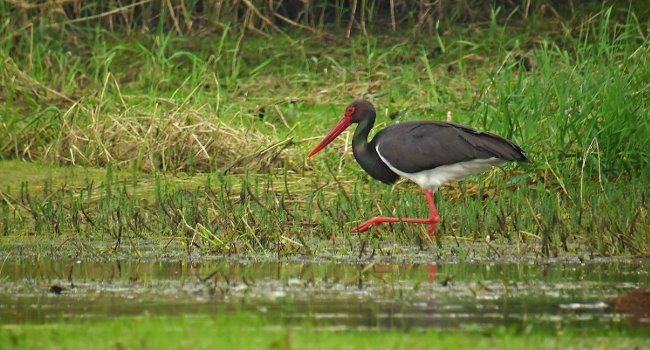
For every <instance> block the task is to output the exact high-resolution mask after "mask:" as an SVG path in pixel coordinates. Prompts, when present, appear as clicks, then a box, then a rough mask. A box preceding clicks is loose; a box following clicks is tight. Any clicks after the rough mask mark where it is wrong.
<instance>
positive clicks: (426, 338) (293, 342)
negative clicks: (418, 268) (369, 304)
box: [0, 314, 648, 349]
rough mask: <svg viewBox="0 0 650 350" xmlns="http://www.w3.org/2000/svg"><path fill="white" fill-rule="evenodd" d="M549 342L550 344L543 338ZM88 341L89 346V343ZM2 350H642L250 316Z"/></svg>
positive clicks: (618, 339) (70, 329)
mask: <svg viewBox="0 0 650 350" xmlns="http://www.w3.org/2000/svg"><path fill="white" fill-rule="evenodd" d="M549 335H553V336H549ZM91 339H92V340H91ZM0 340H2V342H3V344H5V346H7V349H33V348H39V349H55V348H56V349H59V348H65V349H85V348H87V347H88V344H89V342H91V341H92V344H93V348H96V349H109V348H110V349H114V348H127V349H147V348H156V349H177V348H193V349H197V348H198V349H203V348H206V349H207V348H215V347H219V348H225V347H233V346H236V347H237V348H238V349H260V348H269V349H377V348H390V349H430V348H431V347H432V346H433V344H435V347H436V348H437V349H456V348H459V347H460V348H472V349H495V348H498V349H522V348H526V349H595V348H607V349H629V348H634V347H639V348H643V347H644V346H648V339H647V337H644V336H643V335H642V333H641V332H640V331H638V332H635V331H633V330H631V329H627V330H624V331H618V330H609V331H600V332H599V333H598V334H583V332H580V331H579V330H565V331H563V332H557V331H552V330H543V329H537V330H536V329H528V330H526V331H516V330H509V329H500V328H496V329H494V330H492V331H483V332H476V331H471V330H468V331H457V330H456V331H435V330H433V331H431V330H429V331H420V330H411V331H408V332H403V331H397V330H390V331H374V330H347V331H333V330H324V329H319V328H315V327H310V326H309V325H305V326H293V327H287V326H280V327H278V326H277V325H275V324H273V323H270V322H269V321H266V320H265V319H264V318H263V317H260V316H257V315H252V314H236V315H228V316H227V317H226V316H223V315H215V316H213V317H205V316H194V317H182V316H181V317H147V316H144V317H140V318H118V319H113V320H94V321H70V322H66V323H57V324H45V325H37V324H35V325H21V326H13V325H4V326H0Z"/></svg>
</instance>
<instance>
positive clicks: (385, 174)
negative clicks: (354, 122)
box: [352, 110, 399, 184]
mask: <svg viewBox="0 0 650 350" xmlns="http://www.w3.org/2000/svg"><path fill="white" fill-rule="evenodd" d="M374 125H375V112H374V110H373V111H371V112H370V113H369V114H368V116H367V117H366V118H363V119H362V120H361V121H360V122H359V125H358V126H357V128H356V130H354V136H353V137H352V153H354V158H355V159H356V160H357V162H358V163H359V165H361V167H362V168H363V170H365V171H366V172H367V173H368V174H369V175H370V176H372V177H373V178H375V179H377V180H379V181H381V182H384V183H387V184H392V183H394V182H395V181H397V179H398V178H399V175H397V174H395V173H394V172H392V171H391V170H390V168H389V167H388V166H386V164H385V163H384V162H383V161H382V160H381V158H379V154H378V153H377V149H376V147H377V142H378V136H379V134H377V135H376V136H375V137H374V138H373V139H372V141H370V143H368V134H369V133H370V130H372V127H373V126H374Z"/></svg>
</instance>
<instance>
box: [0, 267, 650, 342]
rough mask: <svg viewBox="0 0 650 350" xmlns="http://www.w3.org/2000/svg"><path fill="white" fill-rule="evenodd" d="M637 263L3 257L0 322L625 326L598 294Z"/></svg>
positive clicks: (623, 284) (641, 282)
mask: <svg viewBox="0 0 650 350" xmlns="http://www.w3.org/2000/svg"><path fill="white" fill-rule="evenodd" d="M647 266H648V262H647V261H643V260H636V261H630V262H622V261H595V262H587V263H580V262H557V261H555V262H551V261H543V260H540V261H529V262H521V263H511V262H503V263H499V262H495V263H483V262H482V263H446V264H438V265H435V264H394V263H386V264H373V263H362V264H349V263H335V262H302V263H300V262H241V261H240V262H234V261H229V260H224V261H209V262H202V263H199V264H188V263H186V262H184V261H173V262H170V261H167V262H154V261H145V262H137V261H129V260H113V261H104V262H96V261H81V260H65V259H47V258H41V259H22V260H11V259H7V260H5V261H4V264H3V265H2V269H1V270H0V273H1V275H0V276H1V277H0V323H3V324H8V323H21V322H57V321H61V320H63V319H71V318H72V319H76V318H100V317H109V316H115V315H141V314H150V315H156V314H181V313H182V314H214V313H222V312H236V311H238V310H247V311H254V312H259V313H263V314H265V315H267V316H268V317H269V318H271V319H275V320H279V321H282V322H285V323H289V324H291V323H299V322H300V323H305V322H308V323H310V324H314V325H318V326H322V327H333V328H348V327H355V328H358V327H363V328H366V327H368V328H385V327H393V328H411V327H417V328H430V327H435V328H444V329H448V328H477V327H478V328H488V327H493V326H497V325H505V326H508V327H517V328H519V327H521V328H522V329H524V328H525V327H530V326H531V325H532V326H543V327H551V328H560V327H578V328H581V329H582V328H596V329H603V328H608V327H626V326H627V325H628V322H627V321H626V320H628V317H627V315H625V314H621V313H617V312H614V311H612V310H610V309H609V308H608V307H607V304H606V302H607V301H608V300H609V299H610V298H612V297H615V296H616V295H618V294H620V293H623V292H625V291H628V290H632V289H634V288H637V287H642V286H647V285H650V276H649V274H648V269H647ZM53 287H54V288H53ZM56 287H61V288H62V290H61V291H60V294H57V293H56V292H55V291H54V289H56ZM634 322H635V324H637V325H638V324H639V323H640V324H641V325H642V326H644V325H645V326H648V325H650V320H649V319H648V318H647V317H646V318H644V317H642V318H635V319H634Z"/></svg>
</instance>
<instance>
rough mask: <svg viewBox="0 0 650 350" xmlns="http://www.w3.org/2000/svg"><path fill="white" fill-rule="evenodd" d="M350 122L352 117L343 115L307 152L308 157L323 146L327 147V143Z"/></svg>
mask: <svg viewBox="0 0 650 350" xmlns="http://www.w3.org/2000/svg"><path fill="white" fill-rule="evenodd" d="M350 124H352V118H350V117H349V116H347V115H344V116H343V118H341V120H339V122H338V123H336V125H335V126H334V127H333V128H332V130H330V132H329V133H327V136H325V138H324V139H323V141H321V142H320V143H319V144H318V145H317V146H316V147H314V149H313V150H311V152H309V155H308V157H311V156H313V155H314V154H316V153H318V152H319V151H320V150H322V149H323V148H325V147H327V145H329V144H330V142H332V141H334V139H335V138H336V137H337V136H339V134H340V133H342V132H343V130H345V129H347V127H348V126H350Z"/></svg>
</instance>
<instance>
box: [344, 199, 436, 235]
mask: <svg viewBox="0 0 650 350" xmlns="http://www.w3.org/2000/svg"><path fill="white" fill-rule="evenodd" d="M424 196H425V197H426V199H427V204H428V205H429V217H428V218H426V219H417V218H390V217H383V216H375V217H374V218H372V219H370V220H367V221H365V222H364V223H363V224H361V225H359V226H357V227H355V228H354V229H352V232H365V231H368V230H369V229H370V228H371V227H372V225H379V224H381V223H382V222H410V223H414V224H428V225H429V227H428V228H427V231H428V232H429V237H431V239H433V235H434V234H435V232H436V223H437V222H438V221H440V216H438V211H437V210H436V205H435V203H434V202H433V192H431V191H429V190H424Z"/></svg>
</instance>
